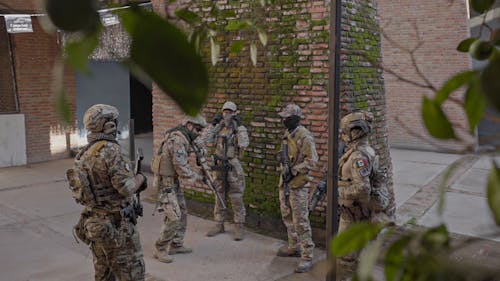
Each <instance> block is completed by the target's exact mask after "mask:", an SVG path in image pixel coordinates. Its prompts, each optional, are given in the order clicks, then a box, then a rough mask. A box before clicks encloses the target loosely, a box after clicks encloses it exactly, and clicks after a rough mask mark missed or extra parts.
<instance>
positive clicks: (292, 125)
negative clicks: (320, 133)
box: [277, 104, 318, 273]
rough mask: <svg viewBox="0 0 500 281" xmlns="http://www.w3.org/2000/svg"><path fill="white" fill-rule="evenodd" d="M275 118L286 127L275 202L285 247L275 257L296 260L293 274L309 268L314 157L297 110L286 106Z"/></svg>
mask: <svg viewBox="0 0 500 281" xmlns="http://www.w3.org/2000/svg"><path fill="white" fill-rule="evenodd" d="M279 115H280V116H281V118H283V124H284V125H285V127H286V131H285V134H284V136H283V142H282V147H281V151H282V156H283V157H281V161H282V164H281V175H282V176H281V177H280V182H279V199H280V209H281V216H282V218H283V223H284V224H285V226H286V229H287V232H288V245H285V246H283V247H281V248H280V249H279V250H278V253H277V255H278V256H280V257H300V258H301V259H300V262H299V264H298V266H297V268H296V269H295V272H299V273H301V272H306V271H309V270H310V269H311V267H312V259H313V249H314V243H313V241H312V235H311V224H310V222H309V209H308V201H309V200H308V198H309V196H308V195H309V185H310V183H309V181H310V177H309V171H310V170H311V169H312V168H313V167H314V166H315V165H316V162H317V161H318V154H317V153H316V145H315V143H314V139H313V136H312V134H311V132H309V131H308V130H307V129H306V128H304V127H303V126H301V125H300V119H301V117H302V111H301V109H300V107H298V106H297V105H295V104H289V105H287V106H286V107H285V109H284V110H283V111H282V112H280V113H279Z"/></svg>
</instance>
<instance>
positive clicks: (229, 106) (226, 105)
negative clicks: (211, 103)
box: [222, 101, 238, 111]
mask: <svg viewBox="0 0 500 281" xmlns="http://www.w3.org/2000/svg"><path fill="white" fill-rule="evenodd" d="M226 109H229V110H231V111H236V110H238V107H237V106H236V104H235V103H234V102H232V101H226V102H225V103H224V105H223V106H222V111H224V110H226Z"/></svg>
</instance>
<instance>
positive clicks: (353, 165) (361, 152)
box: [338, 111, 394, 262]
mask: <svg viewBox="0 0 500 281" xmlns="http://www.w3.org/2000/svg"><path fill="white" fill-rule="evenodd" d="M372 122H373V115H372V114H371V113H370V112H367V111H355V112H352V113H350V114H348V115H346V116H345V117H344V118H342V120H341V121H340V130H341V138H342V140H343V141H344V142H345V144H346V148H345V152H344V155H342V157H341V158H340V159H339V190H338V192H339V210H340V223H339V232H341V231H343V230H345V229H346V228H347V227H349V226H350V225H352V224H354V223H357V222H361V221H371V222H374V223H391V222H392V221H393V220H394V210H393V209H394V208H393V207H391V203H390V202H393V201H394V194H391V193H390V192H389V191H388V190H387V186H385V185H381V186H375V184H374V175H376V174H377V173H378V170H379V167H378V166H379V163H378V162H379V160H378V156H377V155H376V153H375V150H374V149H373V148H372V147H371V146H370V145H369V143H368V137H369V134H370V132H371V130H372ZM356 258H357V253H355V254H351V255H348V256H345V257H343V258H342V260H343V261H345V262H353V261H355V260H356Z"/></svg>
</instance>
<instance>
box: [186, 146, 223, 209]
mask: <svg viewBox="0 0 500 281" xmlns="http://www.w3.org/2000/svg"><path fill="white" fill-rule="evenodd" d="M192 146H193V150H194V153H195V155H196V163H197V164H198V165H199V166H200V167H201V171H202V172H203V176H204V177H205V179H206V184H207V185H208V186H209V187H210V188H211V189H212V190H213V192H214V193H215V196H216V197H217V200H219V203H220V204H221V206H222V209H226V203H225V202H224V199H223V198H222V196H221V195H220V194H219V192H218V191H217V189H216V188H215V185H214V180H213V179H212V175H211V174H210V167H209V166H208V162H207V159H206V158H205V156H204V155H203V152H202V150H201V148H200V147H198V146H197V145H196V144H195V143H193V144H192Z"/></svg>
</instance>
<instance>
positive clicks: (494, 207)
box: [487, 161, 500, 225]
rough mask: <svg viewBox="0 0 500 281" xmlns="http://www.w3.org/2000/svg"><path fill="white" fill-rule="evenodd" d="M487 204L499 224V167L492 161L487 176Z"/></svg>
mask: <svg viewBox="0 0 500 281" xmlns="http://www.w3.org/2000/svg"><path fill="white" fill-rule="evenodd" d="M487 196H488V206H490V209H491V212H492V213H493V217H494V218H495V222H496V224H497V225H500V169H499V168H498V166H497V163H496V162H495V161H493V168H492V169H491V171H490V174H489V176H488V188H487Z"/></svg>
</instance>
